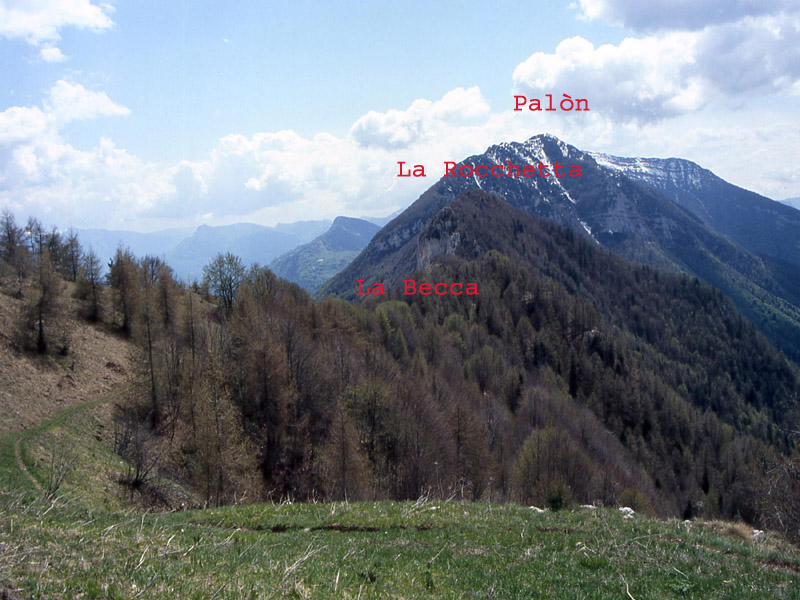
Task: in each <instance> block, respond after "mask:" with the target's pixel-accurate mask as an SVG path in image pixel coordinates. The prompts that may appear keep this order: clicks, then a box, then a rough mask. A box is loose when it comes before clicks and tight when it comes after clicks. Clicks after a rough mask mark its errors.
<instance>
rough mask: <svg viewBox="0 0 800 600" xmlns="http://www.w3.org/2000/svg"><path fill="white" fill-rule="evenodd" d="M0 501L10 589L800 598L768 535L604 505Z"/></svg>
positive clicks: (1, 550) (16, 592)
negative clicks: (143, 509) (143, 506)
mask: <svg viewBox="0 0 800 600" xmlns="http://www.w3.org/2000/svg"><path fill="white" fill-rule="evenodd" d="M1 516H2V518H0V574H2V575H0V578H1V579H0V589H3V588H2V586H6V589H10V590H12V591H11V594H13V595H12V597H15V596H18V597H26V598H27V597H30V598H54V597H58V598H62V597H63V598H134V597H140V598H212V597H215V598H430V597H438V598H628V597H633V598H635V599H636V600H642V599H645V598H659V599H661V598H748V599H752V598H800V585H799V584H800V559H798V557H797V556H796V555H794V554H792V553H790V552H787V551H786V549H784V550H781V549H779V548H778V546H779V545H776V544H775V540H774V539H773V538H771V536H769V534H765V535H764V536H760V537H759V538H758V540H757V541H754V540H750V539H744V538H742V537H740V536H737V535H731V534H725V533H723V531H722V529H721V528H719V527H713V526H711V525H703V524H700V523H695V524H691V525H686V524H683V523H681V522H676V521H671V522H662V521H655V520H651V519H648V518H645V517H640V516H636V517H635V518H634V519H631V520H624V519H623V518H622V516H621V515H620V514H619V512H618V511H615V510H613V509H598V510H589V509H577V510H575V511H562V512H558V513H545V514H537V513H535V512H534V511H532V510H531V509H529V508H526V507H520V506H515V505H505V506H498V505H491V504H477V503H469V502H455V501H453V502H439V501H430V502H428V501H419V502H416V503H411V502H407V503H397V502H381V503H357V504H342V503H337V504H316V505H308V504H284V505H248V506H236V507H225V508H219V509H213V510H203V511H199V510H198V511H186V512H181V513H170V514H163V515H152V514H144V515H142V514H134V513H132V512H128V513H100V512H93V511H88V510H86V509H84V508H81V507H79V506H77V505H72V504H61V505H57V506H51V505H49V504H47V503H43V502H39V503H33V504H31V503H30V502H28V501H18V500H17V499H15V498H14V497H13V496H10V495H9V496H6V497H5V500H4V505H3V508H2V514H1ZM626 588H627V590H628V591H629V593H630V596H628V595H627V594H626Z"/></svg>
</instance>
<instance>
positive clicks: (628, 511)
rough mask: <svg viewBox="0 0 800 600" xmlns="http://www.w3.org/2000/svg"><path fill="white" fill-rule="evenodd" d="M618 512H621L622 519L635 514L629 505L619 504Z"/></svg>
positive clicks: (630, 517) (629, 517)
mask: <svg viewBox="0 0 800 600" xmlns="http://www.w3.org/2000/svg"><path fill="white" fill-rule="evenodd" d="M619 512H621V513H622V518H623V519H632V518H633V515H635V514H636V511H634V510H633V509H632V508H631V507H630V506H620V507H619Z"/></svg>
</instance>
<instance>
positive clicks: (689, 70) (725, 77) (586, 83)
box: [513, 0, 800, 123]
mask: <svg viewBox="0 0 800 600" xmlns="http://www.w3.org/2000/svg"><path fill="white" fill-rule="evenodd" d="M695 4H702V3H691V5H692V6H695ZM639 5H641V6H650V5H649V4H647V3H637V4H636V6H639ZM633 7H634V4H633V3H630V4H628V3H626V2H618V3H611V2H607V1H603V2H601V1H599V0H598V1H596V2H595V1H589V0H584V10H585V12H587V13H588V14H590V15H594V14H606V12H608V11H609V10H611V8H615V9H616V10H617V11H620V10H623V9H625V10H627V9H630V11H634V8H633ZM601 8H602V9H603V10H604V11H605V12H600V9H601ZM590 9H591V10H590ZM753 12H756V11H753ZM614 14H616V13H614ZM626 14H627V13H626ZM637 14H638V13H637ZM513 80H514V88H515V90H516V91H517V92H518V93H521V94H524V95H531V96H534V97H535V96H537V95H538V96H541V95H542V94H545V93H553V94H561V93H567V94H570V95H571V96H572V97H573V98H574V97H580V98H587V99H589V104H590V107H592V110H597V111H599V112H600V113H601V114H602V115H603V116H604V117H606V118H608V119H610V120H612V121H614V122H617V123H651V122H657V121H659V120H662V119H667V118H671V117H676V116H678V115H681V114H686V113H690V112H693V111H696V110H699V109H702V108H703V107H705V106H707V105H709V104H710V103H713V104H715V105H716V106H718V107H719V108H720V109H726V108H732V107H736V106H741V105H742V104H743V103H746V102H750V101H752V100H753V99H754V98H757V97H758V96H759V95H763V94H772V93H781V92H790V91H791V90H793V89H796V88H797V86H798V82H800V13H797V14H792V15H789V14H780V15H777V14H776V15H762V16H758V17H747V18H743V19H740V20H738V21H735V22H726V23H724V24H721V25H709V26H706V27H705V28H704V29H702V30H698V31H666V32H658V33H656V34H653V35H650V36H647V37H641V38H635V37H629V38H626V39H624V40H623V41H622V42H620V43H619V44H617V45H612V44H604V45H601V46H599V47H595V46H594V45H593V44H592V43H591V42H589V41H587V40H585V39H583V38H580V37H575V38H570V39H567V40H564V41H563V42H561V43H560V44H559V45H558V47H557V48H556V50H555V52H554V53H545V52H537V53H534V54H532V55H531V56H530V57H529V58H528V59H527V60H525V61H524V62H523V63H521V64H520V65H518V66H517V68H516V69H515V70H514V74H513Z"/></svg>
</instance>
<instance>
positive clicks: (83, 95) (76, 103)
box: [45, 79, 131, 124]
mask: <svg viewBox="0 0 800 600" xmlns="http://www.w3.org/2000/svg"><path fill="white" fill-rule="evenodd" d="M45 107H46V109H47V111H48V113H50V114H51V115H52V116H53V118H55V119H56V120H57V121H58V122H59V123H62V124H63V123H68V122H70V121H80V120H86V119H94V118H96V117H120V116H127V115H129V114H130V112H131V111H130V109H128V108H126V107H124V106H120V105H119V104H116V103H115V102H112V101H111V99H110V98H109V97H108V95H107V94H106V93H105V92H92V91H90V90H87V89H86V88H85V87H83V86H82V85H80V84H79V83H68V82H66V81H64V80H63V79H61V80H59V81H57V82H56V84H55V85H54V86H53V87H52V88H51V89H50V92H49V93H48V100H47V101H46V102H45Z"/></svg>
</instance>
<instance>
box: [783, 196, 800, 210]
mask: <svg viewBox="0 0 800 600" xmlns="http://www.w3.org/2000/svg"><path fill="white" fill-rule="evenodd" d="M780 202H781V204H786V205H788V206H791V207H792V208H796V209H797V210H800V198H786V199H785V200H781V201H780Z"/></svg>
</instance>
